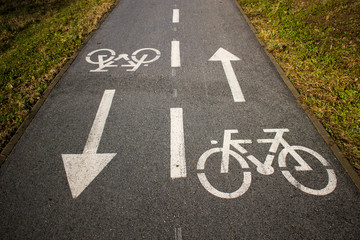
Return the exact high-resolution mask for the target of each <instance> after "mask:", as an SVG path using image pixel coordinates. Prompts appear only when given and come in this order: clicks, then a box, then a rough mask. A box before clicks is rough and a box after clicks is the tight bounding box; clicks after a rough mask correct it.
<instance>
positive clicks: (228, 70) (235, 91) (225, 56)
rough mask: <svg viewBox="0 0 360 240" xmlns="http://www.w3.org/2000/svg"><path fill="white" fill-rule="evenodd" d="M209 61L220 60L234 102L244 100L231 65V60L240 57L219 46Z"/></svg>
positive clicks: (236, 59) (238, 59) (237, 59)
mask: <svg viewBox="0 0 360 240" xmlns="http://www.w3.org/2000/svg"><path fill="white" fill-rule="evenodd" d="M209 61H220V62H221V63H222V65H223V68H224V71H225V75H226V78H227V80H228V83H229V86H230V90H231V93H232V95H233V98H234V102H245V98H244V95H243V93H242V91H241V88H240V85H239V82H238V80H237V78H236V75H235V73H234V69H233V67H232V65H231V61H240V58H238V57H237V56H235V55H234V54H232V53H230V52H228V51H226V50H225V49H223V48H219V49H218V50H217V51H216V53H215V54H214V55H213V56H212V57H211V58H210V59H209Z"/></svg>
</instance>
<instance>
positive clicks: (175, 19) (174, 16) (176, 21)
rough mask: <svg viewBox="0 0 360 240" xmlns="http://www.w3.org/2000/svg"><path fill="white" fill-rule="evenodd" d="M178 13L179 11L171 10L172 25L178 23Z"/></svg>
mask: <svg viewBox="0 0 360 240" xmlns="http://www.w3.org/2000/svg"><path fill="white" fill-rule="evenodd" d="M179 13H180V11H179V9H173V19H172V21H173V23H179V19H180V14H179Z"/></svg>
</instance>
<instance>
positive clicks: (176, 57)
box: [171, 41, 181, 67]
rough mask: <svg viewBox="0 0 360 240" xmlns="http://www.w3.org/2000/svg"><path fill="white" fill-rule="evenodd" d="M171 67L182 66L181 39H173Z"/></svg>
mask: <svg viewBox="0 0 360 240" xmlns="http://www.w3.org/2000/svg"><path fill="white" fill-rule="evenodd" d="M171 67H181V61H180V42H179V41H171Z"/></svg>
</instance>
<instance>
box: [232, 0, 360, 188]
mask: <svg viewBox="0 0 360 240" xmlns="http://www.w3.org/2000/svg"><path fill="white" fill-rule="evenodd" d="M233 1H234V2H235V4H236V6H237V7H238V9H239V11H240V12H241V14H242V15H243V17H244V18H245V20H246V22H247V24H248V25H249V27H250V29H251V31H252V32H253V33H254V34H255V36H256V39H257V40H258V41H259V43H260V45H261V47H262V48H263V49H264V51H265V53H266V55H267V56H268V57H269V59H270V61H271V62H272V64H273V65H274V66H275V68H276V70H277V72H278V73H279V75H280V77H281V78H282V80H283V81H284V83H285V84H286V86H287V87H288V88H289V90H290V91H291V93H292V94H293V95H294V97H295V98H296V101H297V103H298V104H299V105H300V106H301V107H302V109H303V110H304V111H305V113H306V115H307V116H308V118H309V119H310V120H311V122H312V123H313V125H314V126H315V128H316V130H317V131H318V133H319V134H320V136H321V137H322V138H323V139H324V141H325V142H326V144H327V145H328V147H329V148H330V150H331V151H332V152H333V154H334V155H335V157H336V158H337V159H338V160H339V161H340V163H341V165H342V167H343V168H344V169H345V171H346V172H347V174H348V175H349V177H350V178H351V180H352V181H353V182H354V184H355V185H356V187H357V188H358V190H360V176H358V174H357V173H356V172H355V170H354V168H353V167H352V166H351V164H350V163H349V161H348V160H347V159H346V158H345V156H344V154H343V153H342V152H341V150H340V149H339V147H338V146H337V145H336V143H335V141H334V140H333V139H332V137H331V136H330V135H329V133H328V132H327V131H326V130H325V128H324V126H323V125H322V124H321V123H320V121H319V120H318V119H317V118H316V116H315V115H314V114H313V113H312V111H311V110H309V107H308V106H307V105H305V104H304V103H302V102H301V101H300V98H301V96H300V94H299V92H298V91H297V89H296V88H295V86H294V85H293V84H292V82H291V81H290V79H289V78H288V77H287V76H286V73H285V72H284V70H283V69H282V68H281V66H280V65H279V64H278V63H277V61H276V59H275V57H274V56H273V55H272V54H271V53H270V52H269V51H268V50H267V46H266V44H265V43H264V42H263V41H262V40H261V39H260V38H259V37H258V35H257V34H256V29H255V27H254V26H253V25H252V23H251V21H250V19H249V18H248V17H247V15H246V13H245V11H244V10H243V9H242V7H241V6H240V4H239V2H238V1H237V0H233Z"/></svg>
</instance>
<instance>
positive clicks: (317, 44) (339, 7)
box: [238, 0, 360, 170]
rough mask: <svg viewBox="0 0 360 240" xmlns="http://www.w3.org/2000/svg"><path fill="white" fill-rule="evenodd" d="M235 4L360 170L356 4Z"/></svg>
mask: <svg viewBox="0 0 360 240" xmlns="http://www.w3.org/2000/svg"><path fill="white" fill-rule="evenodd" d="M238 2H239V3H240V5H241V6H242V8H243V9H244V11H245V12H246V14H247V16H248V17H249V18H250V20H251V22H252V23H253V25H254V26H255V28H256V29H257V34H258V36H259V37H260V38H261V39H263V41H264V42H265V44H266V45H267V48H268V50H269V51H270V52H271V53H272V54H273V55H274V57H275V58H276V60H277V61H278V63H279V64H280V65H281V67H282V68H283V69H284V71H285V72H286V74H287V76H288V77H289V79H290V80H291V81H292V82H293V84H294V85H295V87H296V88H297V89H298V91H299V92H300V94H301V98H302V101H303V102H304V103H305V104H306V105H307V106H309V108H310V109H311V111H312V112H314V113H315V115H316V116H317V117H318V119H319V120H320V121H321V123H322V124H323V125H324V127H325V128H326V130H327V131H328V132H329V133H330V134H331V136H332V137H333V138H334V140H335V141H336V143H337V144H338V145H339V147H340V149H341V150H342V151H343V153H344V155H345V156H346V157H347V158H348V159H349V161H350V162H351V163H352V164H353V166H354V167H355V168H356V169H358V170H360V81H359V78H360V61H359V60H360V57H359V53H360V1H359V0H238Z"/></svg>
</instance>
